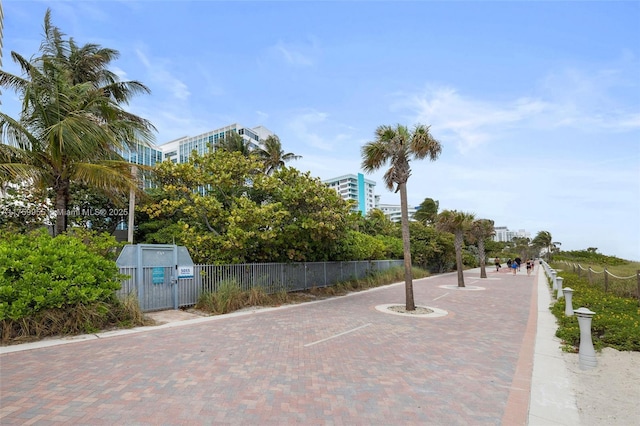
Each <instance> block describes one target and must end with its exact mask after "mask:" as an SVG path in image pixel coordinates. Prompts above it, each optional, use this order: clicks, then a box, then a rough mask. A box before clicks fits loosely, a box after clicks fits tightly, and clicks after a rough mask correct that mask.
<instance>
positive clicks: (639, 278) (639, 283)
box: [636, 269, 640, 305]
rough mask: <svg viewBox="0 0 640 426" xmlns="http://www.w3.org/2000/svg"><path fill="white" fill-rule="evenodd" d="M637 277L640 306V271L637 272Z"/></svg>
mask: <svg viewBox="0 0 640 426" xmlns="http://www.w3.org/2000/svg"><path fill="white" fill-rule="evenodd" d="M636 277H638V305H640V269H638V270H637V271H636Z"/></svg>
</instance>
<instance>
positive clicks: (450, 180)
mask: <svg viewBox="0 0 640 426" xmlns="http://www.w3.org/2000/svg"><path fill="white" fill-rule="evenodd" d="M3 7H4V15H5V19H4V52H3V53H4V54H3V65H4V68H5V69H6V70H7V71H10V72H18V70H17V68H16V67H15V64H14V63H13V62H12V61H11V57H10V52H11V51H17V52H18V53H20V54H22V55H23V56H26V57H30V56H31V55H34V54H36V53H37V50H38V47H39V44H40V41H41V35H42V22H43V18H44V14H45V11H46V9H47V7H49V8H51V10H52V21H53V23H54V25H56V26H58V27H59V28H60V29H61V30H62V31H63V32H65V33H66V34H67V35H70V36H73V37H74V38H75V39H76V41H77V42H78V43H80V44H84V43H88V42H91V43H98V44H101V45H103V46H105V47H110V48H114V49H117V50H119V51H120V54H121V56H120V59H119V60H118V61H117V62H116V63H114V67H113V69H114V70H115V71H117V72H118V73H119V74H120V75H121V77H122V78H123V79H127V80H139V81H141V82H143V83H144V84H146V85H147V86H149V87H150V89H151V90H152V94H151V95H150V96H144V97H139V98H137V99H135V101H134V102H132V104H131V105H130V110H132V111H133V112H135V113H137V114H139V115H142V116H144V117H145V118H147V119H149V120H151V121H152V122H153V123H154V125H155V126H156V127H157V129H158V134H157V136H156V138H157V143H158V144H162V143H164V142H167V141H169V140H172V139H175V138H177V137H180V136H185V135H190V136H193V135H196V134H198V133H201V132H205V131H208V130H213V129H215V128H218V127H221V126H225V125H227V124H231V123H236V122H237V123H240V124H242V125H244V126H248V127H254V126H258V125H264V126H266V127H267V128H269V129H270V130H272V131H273V132H275V133H276V134H277V135H278V136H279V137H280V139H281V140H282V142H283V147H284V149H285V150H286V151H288V152H294V153H296V154H299V155H302V156H303V158H302V159H301V160H298V161H295V162H292V163H290V165H292V166H294V167H296V168H298V169H300V170H304V171H307V170H309V171H310V172H311V174H312V175H313V176H317V177H320V178H322V179H327V178H331V177H336V176H340V175H343V174H349V173H358V172H361V167H360V164H361V161H362V159H361V156H360V148H361V146H362V145H363V144H364V143H366V142H367V141H370V140H371V139H372V137H373V134H374V131H375V129H376V127H377V126H379V125H382V124H390V125H395V124H398V123H400V124H404V125H408V126H412V125H414V124H416V123H421V124H425V125H430V126H431V132H432V134H433V135H434V136H435V137H436V138H437V139H439V140H440V142H441V143H442V146H443V151H442V154H441V156H440V157H439V159H438V160H437V161H435V162H430V161H414V162H412V163H411V164H412V171H413V173H412V177H411V179H410V180H409V183H408V192H409V202H410V203H411V204H413V205H418V204H419V203H420V202H422V201H423V200H424V199H425V198H427V197H429V198H433V199H436V200H438V201H439V202H440V208H441V209H456V210H462V211H467V212H472V213H475V214H476V217H478V218H488V219H493V220H494V221H495V223H496V226H507V227H509V229H511V230H518V229H525V230H527V231H529V232H531V236H532V237H533V236H535V234H536V233H537V232H538V231H541V230H545V231H549V232H551V234H552V236H553V239H554V241H558V242H561V243H562V249H564V250H578V249H585V248H587V247H597V248H598V251H599V252H601V253H604V254H609V255H616V256H620V257H623V258H626V259H634V260H640V2H638V1H633V2H618V1H604V2H574V1H565V2H553V1H544V2H520V1H502V2H483V1H473V2H457V1H454V2H431V1H420V2H418V1H414V2H411V1H405V2H365V1H325V2H306V1H299V2H288V1H279V2H271V1H261V2H248V1H236V2H222V1H140V2H136V1H126V2H125V1H96V2H90V1H74V2H71V1H15V0H5V1H4V2H3ZM2 103H3V104H2V108H3V110H4V111H5V112H8V113H15V112H16V111H17V110H18V101H17V98H16V96H15V95H14V94H13V93H9V92H5V93H3V95H2ZM383 174H384V170H381V171H380V172H377V173H374V174H371V175H367V176H366V177H367V178H369V179H372V180H374V181H376V182H377V183H378V185H377V187H376V188H377V193H378V194H380V195H381V200H382V202H383V203H395V204H399V202H400V201H399V196H398V194H395V193H392V192H390V191H388V190H387V189H386V188H385V187H384V184H383V183H382V175H383Z"/></svg>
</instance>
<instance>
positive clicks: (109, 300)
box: [0, 231, 122, 341]
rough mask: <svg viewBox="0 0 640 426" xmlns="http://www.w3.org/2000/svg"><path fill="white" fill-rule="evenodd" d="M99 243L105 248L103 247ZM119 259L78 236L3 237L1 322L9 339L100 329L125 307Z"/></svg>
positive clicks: (42, 233)
mask: <svg viewBox="0 0 640 426" xmlns="http://www.w3.org/2000/svg"><path fill="white" fill-rule="evenodd" d="M98 247H99V246H98ZM121 278H122V276H121V275H120V273H119V271H118V268H117V266H116V264H115V262H114V261H113V260H109V259H106V258H104V257H102V256H100V255H98V254H95V253H92V252H91V250H90V249H89V248H88V247H87V246H86V245H85V244H83V243H82V241H81V240H80V239H78V238H75V237H72V236H68V235H59V236H57V237H55V238H52V237H51V236H49V234H48V233H47V232H46V231H37V232H33V233H30V234H27V235H20V234H9V235H5V236H4V238H3V239H2V240H0V322H2V328H3V334H2V339H3V341H4V340H6V339H9V338H13V337H15V336H27V335H37V336H40V335H43V334H44V335H48V334H54V333H58V332H63V333H66V332H77V331H94V330H95V328H97V327H100V326H103V325H104V323H105V321H106V322H109V321H111V320H110V319H108V318H110V317H111V319H113V318H112V315H113V312H112V311H114V309H115V310H117V309H120V308H122V304H121V303H120V301H118V300H117V298H116V296H115V291H116V290H118V289H119V288H120V285H121V284H120V279H121Z"/></svg>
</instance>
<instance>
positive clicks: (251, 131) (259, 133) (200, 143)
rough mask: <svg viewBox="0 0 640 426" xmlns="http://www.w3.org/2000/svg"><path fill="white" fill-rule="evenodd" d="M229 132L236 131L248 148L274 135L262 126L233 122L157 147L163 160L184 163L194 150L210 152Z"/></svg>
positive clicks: (199, 152) (200, 153) (201, 153)
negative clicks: (250, 126) (246, 125)
mask: <svg viewBox="0 0 640 426" xmlns="http://www.w3.org/2000/svg"><path fill="white" fill-rule="evenodd" d="M231 133H237V134H239V135H240V136H242V139H244V140H245V141H246V142H247V144H248V145H249V148H250V149H254V148H256V147H257V146H258V144H259V143H260V141H263V140H265V139H266V138H267V137H268V136H273V135H274V133H273V132H272V131H270V130H269V129H267V128H266V127H264V126H258V127H254V128H249V127H244V126H241V125H239V124H238V123H234V124H230V125H228V126H225V127H221V128H219V129H215V130H211V131H208V132H205V133H201V134H199V135H196V136H183V137H181V138H178V139H174V140H172V141H170V142H167V143H165V144H162V145H160V146H159V148H160V149H161V150H162V152H163V154H164V159H165V160H171V161H173V162H174V163H185V162H187V161H189V157H191V153H192V152H194V151H195V152H197V153H198V154H199V155H203V154H204V153H206V152H210V150H211V149H212V148H213V146H215V144H216V143H218V141H219V140H222V139H224V138H225V137H227V136H228V135H229V134H231Z"/></svg>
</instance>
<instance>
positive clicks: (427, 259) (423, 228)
mask: <svg viewBox="0 0 640 426" xmlns="http://www.w3.org/2000/svg"><path fill="white" fill-rule="evenodd" d="M409 228H410V230H411V260H412V262H413V264H414V265H416V266H419V267H420V268H423V269H426V270H428V271H430V272H445V271H449V270H451V268H453V266H454V265H455V263H456V257H455V256H456V255H455V247H454V238H455V237H454V235H453V234H451V233H449V232H442V231H439V230H437V229H436V228H435V227H433V226H428V225H425V224H424V223H421V222H411V223H410V224H409Z"/></svg>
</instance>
